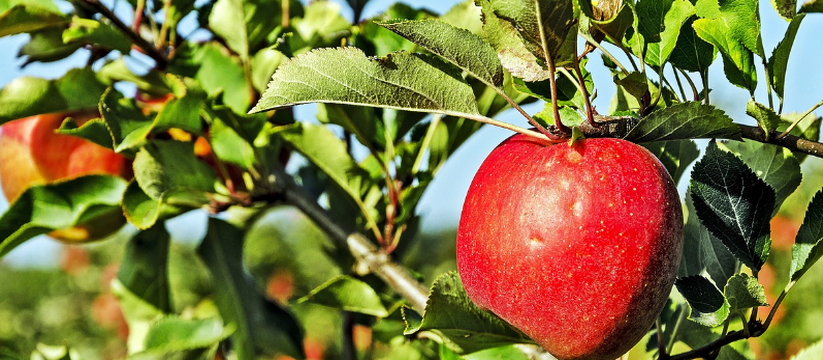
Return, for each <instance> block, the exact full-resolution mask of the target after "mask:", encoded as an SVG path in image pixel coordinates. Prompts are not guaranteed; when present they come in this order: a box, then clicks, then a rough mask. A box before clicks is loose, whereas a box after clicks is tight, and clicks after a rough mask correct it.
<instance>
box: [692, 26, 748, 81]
mask: <svg viewBox="0 0 823 360" xmlns="http://www.w3.org/2000/svg"><path fill="white" fill-rule="evenodd" d="M692 26H693V27H694V30H695V32H696V33H697V35H698V36H699V37H700V38H701V39H703V40H705V41H706V42H708V43H710V44H712V45H714V46H715V47H717V49H719V50H720V53H721V54H722V56H723V71H724V72H725V73H726V79H728V80H729V82H731V83H732V84H734V85H737V86H739V87H741V88H744V89H747V90H749V93H752V94H753V93H754V90H755V89H756V88H757V71H756V69H755V67H754V56H753V53H752V52H751V51H750V50H748V49H746V47H745V46H743V44H741V43H740V42H738V41H737V40H735V39H733V38H730V37H729V35H728V33H729V32H730V31H731V29H729V27H728V26H726V24H725V23H724V22H723V20H721V19H698V20H695V22H694V24H693V25H692Z"/></svg>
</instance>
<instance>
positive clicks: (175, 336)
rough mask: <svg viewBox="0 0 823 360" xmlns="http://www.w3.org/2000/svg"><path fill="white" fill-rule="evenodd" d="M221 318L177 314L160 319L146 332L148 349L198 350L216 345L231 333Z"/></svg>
mask: <svg viewBox="0 0 823 360" xmlns="http://www.w3.org/2000/svg"><path fill="white" fill-rule="evenodd" d="M231 333H232V329H231V327H224V326H223V323H222V321H220V318H216V317H213V318H207V319H194V320H187V319H182V318H179V317H176V316H172V317H164V318H161V319H158V320H157V321H155V322H154V323H152V324H151V327H149V331H148V334H146V340H145V341H146V350H147V351H151V350H166V351H180V350H196V349H201V348H208V347H216V346H217V344H218V343H219V342H220V341H223V340H225V339H226V338H228V337H229V335H231Z"/></svg>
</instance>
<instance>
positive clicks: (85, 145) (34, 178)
mask: <svg viewBox="0 0 823 360" xmlns="http://www.w3.org/2000/svg"><path fill="white" fill-rule="evenodd" d="M96 115H97V114H96V112H82V113H74V114H44V115H36V116H31V117H27V118H23V119H18V120H14V121H11V122H8V123H6V124H4V125H3V127H2V133H0V184H2V188H3V194H4V195H5V196H6V199H7V200H8V201H9V202H13V201H14V200H15V199H17V197H18V196H20V194H22V193H23V191H25V190H26V189H27V188H28V187H30V186H32V185H38V184H47V183H51V182H54V181H58V180H65V179H72V178H76V177H79V176H83V175H90V174H114V175H120V176H124V177H130V176H131V175H130V174H131V167H130V161H129V160H128V159H126V158H124V157H123V156H121V155H119V154H116V153H115V152H114V151H112V150H110V149H107V148H104V147H102V146H99V145H97V144H94V143H92V142H89V141H87V140H84V139H81V138H79V137H75V136H69V135H61V134H56V133H55V130H56V129H58V128H59V127H60V125H61V124H62V122H63V120H64V119H65V118H66V117H69V116H71V117H74V118H75V120H76V121H77V122H78V123H83V122H85V121H87V120H89V119H91V118H94V117H96ZM124 223H125V218H123V214H122V213H121V212H120V211H119V210H117V211H112V212H111V214H105V215H102V216H100V217H97V218H95V219H92V220H90V222H89V223H88V224H83V225H81V226H77V227H74V228H70V229H63V230H59V231H56V232H53V233H51V234H50V235H51V236H52V237H54V238H57V239H60V240H65V241H70V242H75V241H87V240H96V239H100V238H103V237H105V236H107V235H109V234H111V233H112V232H114V231H115V230H117V229H119V228H120V227H121V226H122V225H123V224H124Z"/></svg>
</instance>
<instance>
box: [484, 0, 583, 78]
mask: <svg viewBox="0 0 823 360" xmlns="http://www.w3.org/2000/svg"><path fill="white" fill-rule="evenodd" d="M490 2H491V5H492V8H493V10H494V13H495V15H496V16H497V17H498V19H500V20H501V21H504V22H508V23H509V24H511V26H512V27H514V29H516V31H517V33H518V35H519V37H520V40H521V41H523V43H524V44H525V45H526V47H527V48H529V49H530V51H531V52H532V53H533V54H534V55H535V56H536V57H537V58H538V59H541V60H542V61H547V57H550V58H551V59H552V61H555V62H556V63H557V65H560V64H561V63H562V62H563V61H567V60H569V57H568V56H569V55H570V54H566V53H564V50H566V49H564V45H567V44H564V42H565V41H566V39H567V38H568V37H567V35H568V34H569V33H570V32H572V30H574V27H573V25H572V24H573V23H574V21H573V19H574V9H573V8H574V6H573V1H570V0H508V1H507V0H490ZM484 10H485V9H484ZM484 14H485V15H488V14H487V12H486V11H484ZM499 50H500V49H498V51H499Z"/></svg>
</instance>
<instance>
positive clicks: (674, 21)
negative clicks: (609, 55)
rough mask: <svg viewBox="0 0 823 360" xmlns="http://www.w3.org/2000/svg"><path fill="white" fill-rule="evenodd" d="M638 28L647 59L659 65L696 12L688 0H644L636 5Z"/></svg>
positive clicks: (662, 62)
mask: <svg viewBox="0 0 823 360" xmlns="http://www.w3.org/2000/svg"><path fill="white" fill-rule="evenodd" d="M635 9H636V11H637V18H638V20H639V22H638V30H639V32H640V34H641V35H643V38H644V39H645V41H646V44H645V45H646V56H645V59H646V62H647V63H648V64H650V65H652V66H655V67H661V66H663V64H665V63H666V61H668V59H669V56H670V55H671V54H672V51H673V50H674V48H675V46H676V44H677V38H678V36H679V35H680V29H681V27H682V26H683V24H684V23H685V22H686V21H687V20H688V19H689V18H691V17H692V15H694V14H695V9H694V5H692V3H691V2H689V1H688V0H665V1H660V0H645V1H640V2H638V3H637V5H635Z"/></svg>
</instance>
